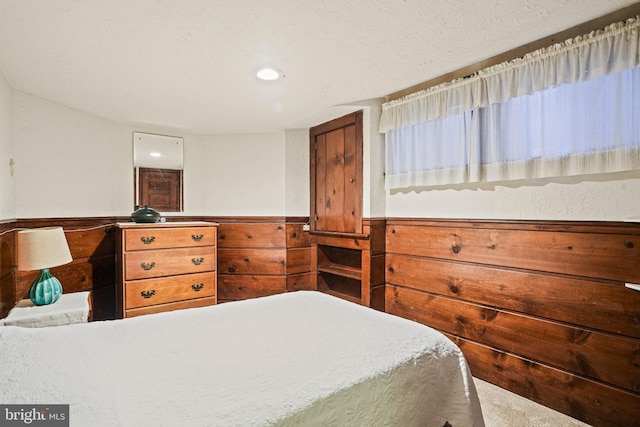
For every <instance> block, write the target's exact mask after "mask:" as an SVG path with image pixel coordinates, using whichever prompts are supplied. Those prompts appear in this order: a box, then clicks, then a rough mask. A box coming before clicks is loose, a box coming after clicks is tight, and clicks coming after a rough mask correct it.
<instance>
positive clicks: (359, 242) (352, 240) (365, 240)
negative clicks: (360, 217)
mask: <svg viewBox="0 0 640 427" xmlns="http://www.w3.org/2000/svg"><path fill="white" fill-rule="evenodd" d="M311 238H312V240H313V241H315V242H316V243H317V244H319V245H327V246H338V247H342V248H351V249H360V250H369V248H370V247H371V242H370V241H369V236H365V235H358V236H353V237H349V236H330V235H322V234H314V233H313V232H312V233H311Z"/></svg>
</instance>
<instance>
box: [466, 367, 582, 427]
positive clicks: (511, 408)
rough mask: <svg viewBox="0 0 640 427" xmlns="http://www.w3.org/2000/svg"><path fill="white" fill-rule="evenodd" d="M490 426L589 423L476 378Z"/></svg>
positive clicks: (544, 426) (556, 426)
mask: <svg viewBox="0 0 640 427" xmlns="http://www.w3.org/2000/svg"><path fill="white" fill-rule="evenodd" d="M473 380H474V383H475V385H476V389H477V391H478V397H479V398H480V406H482V415H483V416H484V422H485V425H486V427H516V426H517V427H552V426H553V427H559V426H562V427H588V426H589V425H588V424H585V423H583V422H581V421H578V420H576V419H575V418H571V417H569V416H567V415H564V414H562V413H560V412H557V411H554V410H553V409H549V408H547V407H545V406H542V405H540V404H538V403H536V402H533V401H531V400H529V399H526V398H524V397H522V396H518V395H517V394H515V393H511V392H510V391H508V390H505V389H503V388H500V387H498V386H495V385H493V384H491V383H488V382H486V381H482V380H480V379H478V378H474V379H473Z"/></svg>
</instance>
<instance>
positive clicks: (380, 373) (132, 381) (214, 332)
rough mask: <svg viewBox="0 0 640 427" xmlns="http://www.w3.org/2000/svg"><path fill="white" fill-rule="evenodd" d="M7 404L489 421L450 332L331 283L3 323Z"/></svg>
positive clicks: (146, 412)
mask: <svg viewBox="0 0 640 427" xmlns="http://www.w3.org/2000/svg"><path fill="white" fill-rule="evenodd" d="M0 346H1V351H0V387H1V388H0V403H2V404H11V403H16V404H70V405H71V406H70V421H71V426H78V427H83V426H189V427H191V426H263V425H279V426H402V427H409V426H427V427H428V426H434V427H442V426H444V425H445V423H447V422H448V423H449V424H450V425H451V426H453V427H471V426H483V425H484V424H483V420H482V415H481V410H480V404H479V402H478V398H477V395H476V391H475V388H474V385H473V381H472V378H471V375H470V372H469V369H468V367H467V364H466V361H465V359H464V357H463V356H462V353H461V352H460V350H459V349H458V348H457V347H456V346H455V345H454V344H453V343H452V342H451V341H449V340H448V339H446V338H445V337H444V336H443V335H442V334H440V333H438V332H436V331H434V330H433V329H430V328H427V327H425V326H423V325H420V324H417V323H414V322H410V321H408V320H405V319H401V318H399V317H395V316H391V315H388V314H385V313H380V312H377V311H375V310H372V309H368V308H365V307H361V306H358V305H356V304H352V303H349V302H346V301H343V300H340V299H338V298H334V297H331V296H327V295H324V294H320V293H318V292H304V291H301V292H294V293H288V294H281V295H275V296H270V297H265V298H259V299H254V300H247V301H240V302H232V303H226V304H221V305H218V306H212V307H206V308H196V309H189V310H180V311H174V312H170V313H161V314H157V315H147V316H141V317H135V318H131V319H125V320H116V321H106V322H92V323H88V324H76V325H69V326H58V327H50V328H36V329H30V328H19V327H13V326H5V327H0Z"/></svg>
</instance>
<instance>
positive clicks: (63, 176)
mask: <svg viewBox="0 0 640 427" xmlns="http://www.w3.org/2000/svg"><path fill="white" fill-rule="evenodd" d="M7 88H8V85H7ZM8 92H10V90H9V91H8ZM3 93H4V92H2V87H1V86H0V144H1V145H0V148H1V149H2V150H1V151H0V161H1V163H2V165H5V164H8V161H9V158H10V156H11V154H10V148H11V144H9V143H8V142H6V141H11V139H10V138H8V137H3V135H4V134H5V133H6V132H4V131H3V129H4V128H5V127H6V126H10V125H12V126H13V128H14V132H13V133H14V136H13V150H14V154H13V156H14V159H15V162H16V164H15V176H14V178H13V180H9V179H8V178H6V177H5V175H6V173H5V169H6V168H4V167H3V168H2V175H0V176H1V177H2V180H0V186H1V187H0V188H1V189H2V190H3V191H2V200H3V204H2V206H3V208H2V211H0V213H2V216H0V219H2V218H5V217H6V218H14V217H16V218H45V217H75V216H82V217H84V216H112V215H117V216H126V215H129V214H130V213H131V212H132V211H133V148H132V135H133V132H134V131H139V132H149V133H162V134H167V135H175V136H181V137H183V138H184V162H185V171H184V190H185V194H184V197H185V211H184V212H183V213H182V214H174V213H172V215H188V216H200V215H220V216H227V215H228V216H245V215H246V216H253V215H264V216H306V215H308V211H309V198H308V197H309V196H308V187H309V184H308V182H309V173H308V164H309V162H308V153H307V151H308V148H307V147H308V141H307V137H304V138H303V136H302V135H304V132H305V131H304V130H292V131H287V132H284V131H282V132H274V133H264V134H244V135H213V136H200V135H192V134H187V133H181V132H176V131H175V130H167V129H163V128H160V127H154V126H149V127H144V126H142V127H140V126H137V127H135V128H134V127H130V126H125V125H121V124H118V123H114V122H111V121H108V120H105V119H102V118H99V117H96V116H93V115H90V114H87V113H83V112H80V111H77V110H74V109H71V108H67V107H64V106H61V105H58V104H55V103H53V102H50V101H48V100H44V99H41V98H37V97H33V96H30V95H27V94H24V93H21V92H18V91H13V96H6V97H5V96H3ZM11 103H13V109H11V108H8V107H6V105H10V104H11ZM5 110H7V111H8V113H6V114H4V111H5ZM11 113H12V114H11ZM287 138H289V140H288V141H287ZM287 164H288V165H289V166H285V165H287ZM12 188H13V189H15V197H14V198H13V199H11V198H10V197H11V196H10V194H12V192H11V190H12ZM5 189H6V190H5ZM303 189H304V192H302V191H303ZM5 199H6V200H7V201H6V203H5V202H4V200H5ZM4 206H8V208H5V207H4ZM5 211H7V212H6V213H5Z"/></svg>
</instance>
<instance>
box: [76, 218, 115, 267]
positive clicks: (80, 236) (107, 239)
mask: <svg viewBox="0 0 640 427" xmlns="http://www.w3.org/2000/svg"><path fill="white" fill-rule="evenodd" d="M65 237H66V238H67V243H68V244H69V250H70V251H71V256H72V257H73V258H74V259H77V258H89V257H96V256H102V255H113V254H114V253H115V251H116V239H115V235H114V229H113V227H112V226H108V227H100V228H88V229H87V228H82V227H80V228H78V227H71V228H69V227H65Z"/></svg>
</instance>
